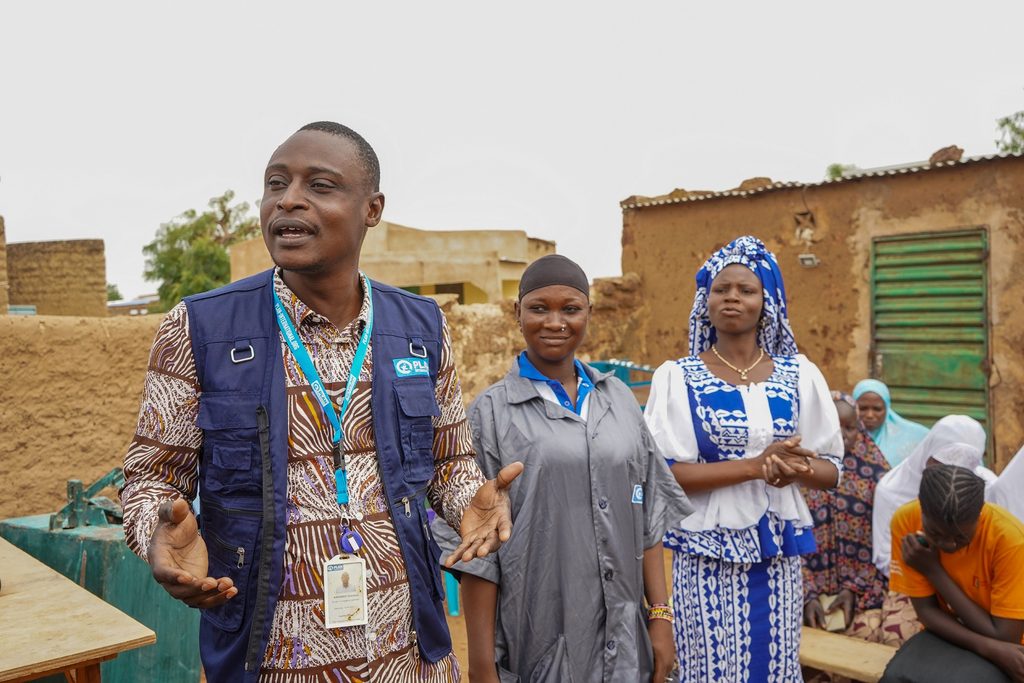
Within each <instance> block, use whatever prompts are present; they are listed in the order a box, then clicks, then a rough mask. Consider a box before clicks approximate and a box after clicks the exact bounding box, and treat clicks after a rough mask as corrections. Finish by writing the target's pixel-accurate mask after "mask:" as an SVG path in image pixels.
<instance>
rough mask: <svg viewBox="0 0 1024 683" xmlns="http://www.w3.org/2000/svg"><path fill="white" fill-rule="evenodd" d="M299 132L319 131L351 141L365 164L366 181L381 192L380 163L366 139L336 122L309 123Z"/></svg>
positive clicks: (373, 188) (374, 189)
mask: <svg viewBox="0 0 1024 683" xmlns="http://www.w3.org/2000/svg"><path fill="white" fill-rule="evenodd" d="M299 130H300V131H303V130H317V131H320V132H321V133H330V134H331V135H337V136H338V137H339V138H346V139H348V140H351V141H352V143H353V144H354V145H355V146H356V149H357V150H358V151H359V161H360V162H362V164H363V171H364V172H365V173H366V179H367V181H368V183H369V186H370V188H371V189H372V190H373V191H374V192H379V191H380V162H379V161H378V160H377V153H376V152H374V151H373V147H371V146H370V143H369V142H367V141H366V138H364V137H363V136H362V135H360V134H359V133H357V132H355V131H354V130H352V129H351V128H349V127H348V126H343V125H341V124H340V123H335V122H334V121H315V122H313V123H307V124H306V125H304V126H303V127H302V128H299Z"/></svg>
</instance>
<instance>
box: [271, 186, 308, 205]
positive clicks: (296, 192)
mask: <svg viewBox="0 0 1024 683" xmlns="http://www.w3.org/2000/svg"><path fill="white" fill-rule="evenodd" d="M277 206H278V208H280V209H282V210H284V211H292V210H294V209H297V208H303V207H306V206H307V203H306V198H305V196H304V195H303V194H302V187H301V185H300V183H298V182H295V181H293V182H290V183H288V187H287V188H285V191H284V193H283V194H282V195H281V198H280V199H278V200H277Z"/></svg>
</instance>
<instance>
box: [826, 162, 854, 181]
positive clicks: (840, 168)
mask: <svg viewBox="0 0 1024 683" xmlns="http://www.w3.org/2000/svg"><path fill="white" fill-rule="evenodd" d="M859 170H860V167H858V166H855V165H854V164H829V165H828V168H826V169H825V177H826V178H827V179H829V180H839V179H840V178H842V177H843V176H845V175H848V174H850V173H854V172H856V171H859Z"/></svg>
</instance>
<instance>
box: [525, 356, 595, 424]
mask: <svg viewBox="0 0 1024 683" xmlns="http://www.w3.org/2000/svg"><path fill="white" fill-rule="evenodd" d="M573 365H574V366H575V367H576V374H577V375H578V376H579V385H578V387H577V393H576V405H573V403H572V401H571V400H569V394H568V393H567V392H566V391H565V387H563V386H562V383H561V382H559V381H558V380H554V379H551V378H550V377H547V376H546V375H543V374H541V372H540V370H538V369H537V368H536V366H534V364H533V363H531V362H530V358H529V357H528V356H527V355H526V351H523V352H522V353H520V354H519V376H520V377H525V378H526V379H532V380H536V381H538V382H544V383H545V384H547V385H548V386H549V387H551V391H553V392H554V394H555V398H557V399H558V402H559V403H560V404H562V406H563V407H564V408H566V409H568V410H571V411H572V412H574V413H576V414H577V415H580V414H581V413H582V412H583V401H585V400H586V398H587V396H588V395H589V394H590V392H591V391H593V389H594V385H593V384H592V383H591V381H590V378H589V377H587V371H586V370H584V369H583V363H581V362H579V361H578V360H574V361H573Z"/></svg>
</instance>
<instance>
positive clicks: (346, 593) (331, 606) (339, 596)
mask: <svg viewBox="0 0 1024 683" xmlns="http://www.w3.org/2000/svg"><path fill="white" fill-rule="evenodd" d="M324 577H325V578H326V585H325V586H324V625H325V626H327V628H342V627H345V626H361V625H363V624H366V621H367V619H366V617H367V614H366V562H365V561H364V560H363V559H362V558H359V557H354V556H352V555H341V556H337V557H334V558H332V559H330V560H328V561H327V562H326V563H325V564H324Z"/></svg>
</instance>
